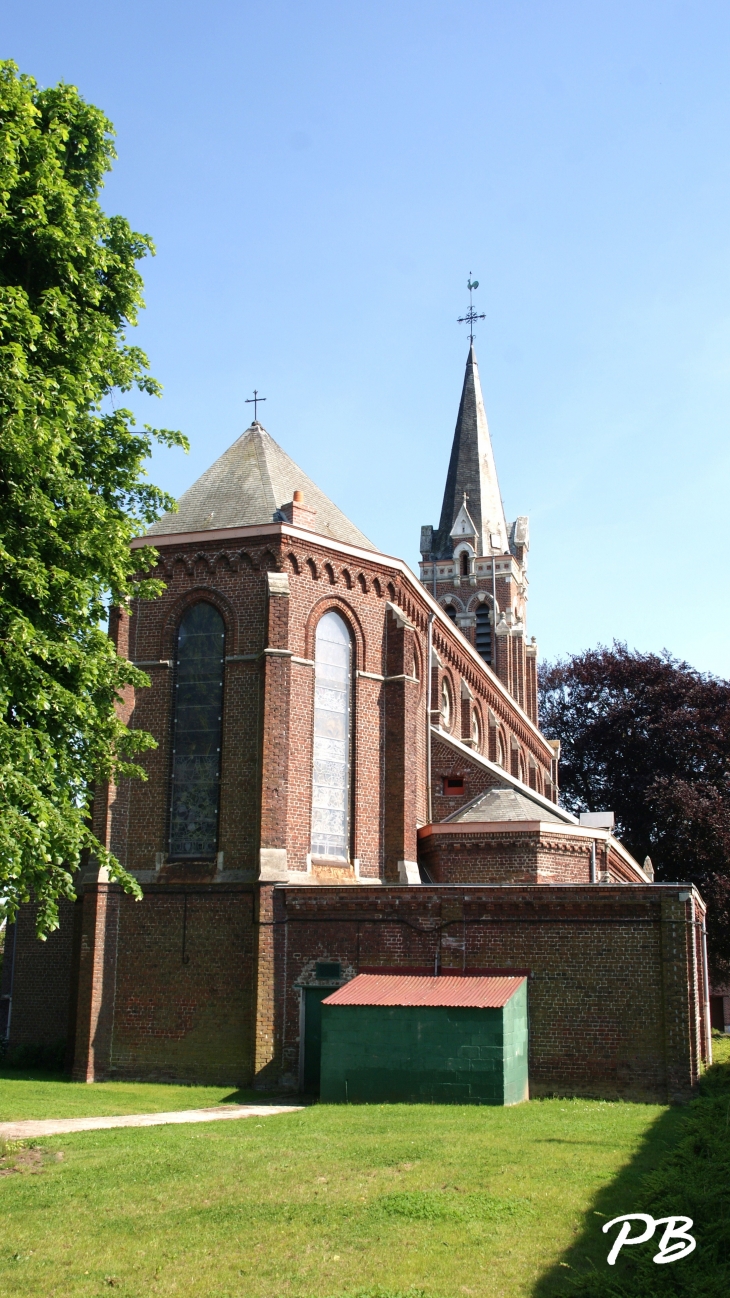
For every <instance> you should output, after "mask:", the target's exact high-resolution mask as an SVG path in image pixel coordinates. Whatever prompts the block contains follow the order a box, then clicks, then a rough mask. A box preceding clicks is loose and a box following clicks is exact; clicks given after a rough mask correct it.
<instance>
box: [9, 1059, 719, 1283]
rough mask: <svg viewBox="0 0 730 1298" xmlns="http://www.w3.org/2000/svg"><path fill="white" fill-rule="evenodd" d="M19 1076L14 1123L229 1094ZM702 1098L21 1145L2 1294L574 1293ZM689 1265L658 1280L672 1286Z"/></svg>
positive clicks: (358, 1109) (284, 1123) (233, 1126)
mask: <svg viewBox="0 0 730 1298" xmlns="http://www.w3.org/2000/svg"><path fill="white" fill-rule="evenodd" d="M727 1044H730V1043H725V1042H721V1043H720V1047H721V1049H722V1050H723V1052H724V1053H726V1054H727V1050H726V1045H727ZM14 1085H15V1087H16V1089H13V1082H12V1080H9V1078H8V1076H7V1075H6V1076H5V1077H3V1078H2V1080H1V1081H0V1096H1V1097H2V1105H3V1113H5V1112H7V1111H9V1110H10V1109H12V1116H13V1117H21V1116H22V1117H49V1116H59V1115H61V1116H64V1115H69V1114H71V1113H76V1114H80V1113H82V1112H87V1113H88V1112H97V1113H98V1112H109V1111H116V1112H133V1111H139V1112H142V1111H150V1110H151V1109H153V1108H154V1109H164V1108H187V1107H191V1106H192V1104H193V1103H195V1104H203V1103H216V1102H218V1101H220V1100H223V1099H224V1098H226V1096H230V1094H231V1093H230V1091H228V1092H226V1091H225V1090H224V1089H223V1088H219V1089H218V1090H217V1091H216V1090H215V1089H214V1088H208V1087H206V1088H202V1087H196V1088H188V1087H180V1088H175V1087H162V1086H161V1087H159V1088H157V1087H152V1086H135V1085H133V1084H131V1083H130V1084H121V1083H104V1084H103V1085H100V1086H94V1087H90V1086H89V1087H85V1088H84V1087H82V1088H77V1087H75V1086H73V1085H72V1084H70V1083H67V1082H53V1081H51V1080H48V1081H46V1082H42V1081H39V1080H37V1079H36V1080H28V1081H26V1082H22V1081H21V1080H20V1079H15V1083H14ZM23 1087H25V1088H26V1089H25V1098H24V1095H23ZM7 1088H10V1090H9V1091H8V1089H7ZM54 1088H55V1091H54ZM158 1091H159V1093H160V1102H159V1103H158V1102H156V1101H155V1098H154V1097H155V1095H156V1094H157V1092H158ZM173 1092H177V1099H176V1100H173ZM64 1096H65V1097H66V1098H65V1099H64ZM83 1097H88V1099H87V1102H85V1103H84V1102H83ZM193 1097H194V1099H193ZM723 1103H724V1101H723ZM97 1104H102V1105H103V1106H104V1107H103V1108H98V1107H95V1106H96V1105H97ZM61 1106H65V1107H61ZM92 1106H93V1107H92ZM109 1106H110V1107H109ZM122 1106H123V1107H122ZM694 1107H695V1106H690V1108H689V1109H666V1108H662V1107H660V1106H650V1105H639V1104H611V1103H602V1102H597V1101H584V1100H542V1101H533V1102H531V1103H530V1104H525V1105H520V1106H518V1107H516V1108H510V1109H500V1108H486V1107H485V1108H475V1107H451V1106H428V1107H427V1106H404V1105H393V1106H372V1107H370V1106H352V1107H344V1106H343V1107H339V1106H326V1105H315V1106H312V1107H311V1108H308V1109H306V1110H305V1111H304V1112H301V1113H295V1114H287V1115H285V1116H281V1117H271V1118H265V1119H263V1120H258V1119H256V1118H249V1119H245V1120H243V1121H236V1122H230V1123H228V1122H226V1123H215V1124H210V1125H207V1124H202V1125H200V1126H189V1127H188V1126H176V1127H157V1128H147V1129H139V1130H129V1129H121V1130H112V1131H105V1132H85V1133H81V1134H78V1135H74V1136H64V1137H54V1138H53V1139H48V1140H44V1141H42V1142H39V1143H38V1146H37V1148H36V1149H35V1150H30V1151H28V1150H25V1151H21V1152H20V1157H21V1165H22V1166H23V1168H24V1170H23V1171H20V1172H17V1173H9V1174H7V1175H5V1176H2V1177H0V1199H1V1200H2V1231H1V1232H0V1294H2V1295H3V1296H5V1295H32V1296H33V1298H42V1296H44V1295H54V1296H56V1298H65V1296H67V1295H73V1296H74V1298H76V1295H84V1296H85V1295H100V1294H105V1293H108V1292H109V1290H110V1289H111V1288H115V1289H117V1290H118V1292H119V1293H120V1294H123V1295H129V1296H130V1298H131V1296H132V1295H134V1296H135V1298H147V1296H148V1295H151V1294H160V1295H175V1296H176V1298H192V1296H193V1295H195V1298H208V1296H209V1295H210V1296H211V1298H212V1296H213V1295H215V1296H216V1298H224V1295H229V1296H230V1298H233V1296H234V1295H235V1296H236V1298H264V1296H266V1298H342V1296H344V1295H347V1298H354V1296H355V1295H363V1298H364V1296H365V1295H368V1298H371V1296H372V1298H375V1296H376V1295H377V1298H395V1296H396V1295H398V1296H400V1295H406V1294H408V1295H413V1298H415V1295H416V1294H419V1295H420V1294H421V1293H423V1294H425V1295H426V1296H427V1298H457V1296H458V1298H461V1295H464V1294H467V1295H468V1294H474V1295H479V1296H480V1298H487V1296H488V1298H492V1296H493V1298H512V1296H513V1295H514V1296H517V1295H529V1294H533V1293H539V1294H541V1295H542V1294H543V1293H549V1292H553V1293H555V1292H558V1291H560V1292H565V1293H569V1292H570V1284H571V1283H572V1277H573V1276H575V1275H576V1272H577V1271H579V1270H580V1269H581V1268H588V1269H590V1268H591V1267H594V1268H596V1274H600V1273H601V1270H602V1271H603V1272H605V1271H606V1267H605V1257H606V1253H607V1246H606V1237H605V1236H603V1235H602V1234H601V1229H600V1227H601V1224H602V1222H603V1221H604V1220H606V1216H604V1215H603V1214H616V1215H618V1214H619V1213H623V1212H629V1211H642V1193H643V1190H642V1178H644V1177H645V1176H646V1175H647V1173H653V1172H655V1170H656V1168H657V1167H659V1166H660V1165H662V1160H665V1161H666V1159H667V1158H668V1157H671V1156H672V1151H673V1150H674V1149H675V1148H677V1147H679V1146H678V1142H680V1143H681V1138H682V1135H683V1132H684V1131H685V1127H686V1123H687V1121H688V1114H689V1113H690V1111H691V1110H693V1109H694ZM729 1111H730V1110H729ZM718 1112H719V1110H718ZM723 1115H724V1109H723ZM723 1134H724V1133H720V1135H721V1136H722V1135H723ZM59 1155H61V1156H62V1157H59ZM13 1158H14V1154H13V1151H12V1150H11V1151H10V1153H9V1157H8V1158H6V1160H5V1162H6V1165H12V1162H13ZM23 1160H24V1161H23ZM598 1210H600V1215H599V1211H598ZM643 1210H645V1211H652V1209H643ZM675 1211H677V1212H681V1211H682V1207H681V1205H679V1206H677V1207H676V1209H675ZM634 1251H635V1252H638V1251H639V1250H634ZM698 1253H699V1250H698ZM564 1259H569V1260H568V1261H567V1262H566V1263H565V1266H564V1267H562V1268H561V1263H562V1262H563V1260H564ZM690 1261H691V1260H690ZM689 1264H690V1263H689V1262H688V1263H687V1264H686V1265H687V1266H689ZM680 1265H681V1264H677V1265H676V1267H663V1268H654V1270H655V1271H662V1272H663V1273H665V1274H664V1277H662V1279H663V1280H664V1279H665V1280H666V1281H667V1282H669V1279H670V1277H669V1275H668V1274H667V1273H669V1272H673V1271H674V1272H678V1271H679V1266H680ZM619 1271H620V1268H619V1267H617V1268H616V1272H617V1273H619ZM563 1278H565V1282H566V1287H565V1288H564V1289H563V1288H562V1286H561V1281H562V1279H563ZM612 1278H613V1277H612ZM616 1278H617V1279H618V1280H620V1278H621V1277H620V1275H617V1277H616ZM621 1292H622V1293H624V1292H629V1291H626V1290H621ZM631 1292H633V1291H631ZM662 1292H664V1291H662ZM667 1292H669V1291H667ZM700 1292H703V1293H704V1290H701V1291H700V1290H699V1289H698V1290H697V1293H700ZM636 1298H643V1291H641V1290H636Z"/></svg>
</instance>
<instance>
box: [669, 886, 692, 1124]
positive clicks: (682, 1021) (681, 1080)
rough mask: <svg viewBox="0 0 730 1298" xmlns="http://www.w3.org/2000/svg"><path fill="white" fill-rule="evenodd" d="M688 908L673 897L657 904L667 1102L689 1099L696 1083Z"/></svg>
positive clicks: (684, 903) (690, 937) (690, 936)
mask: <svg viewBox="0 0 730 1298" xmlns="http://www.w3.org/2000/svg"><path fill="white" fill-rule="evenodd" d="M688 919H689V906H688V904H687V903H686V902H682V901H679V900H678V899H677V897H675V896H672V895H671V894H670V895H669V896H663V897H662V901H661V921H662V922H661V934H662V936H661V941H662V955H661V959H662V991H663V998H664V1057H665V1061H666V1081H667V1099H668V1100H669V1101H670V1102H675V1103H676V1102H678V1101H679V1102H681V1101H684V1100H687V1099H689V1098H690V1096H691V1094H692V1088H693V1087H694V1086H695V1085H696V1083H697V1080H698V1076H697V1073H698V1070H697V1065H696V1051H695V1049H693V1046H694V1040H693V1037H694V1032H693V1026H694V1022H693V1021H694V1019H695V1014H694V1013H693V1004H692V1002H693V1001H694V999H695V996H696V988H695V987H693V986H692V980H690V979H688V976H687V975H688V968H689V966H690V964H691V961H690V959H689V953H690V948H691V945H692V940H693V936H694V935H693V934H692V933H691V930H690V928H689V925H688Z"/></svg>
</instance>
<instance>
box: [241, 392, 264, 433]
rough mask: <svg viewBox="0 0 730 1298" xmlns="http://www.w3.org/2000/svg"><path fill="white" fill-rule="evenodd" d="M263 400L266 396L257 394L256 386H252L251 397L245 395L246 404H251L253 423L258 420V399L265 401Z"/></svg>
mask: <svg viewBox="0 0 730 1298" xmlns="http://www.w3.org/2000/svg"><path fill="white" fill-rule="evenodd" d="M265 400H266V397H260V396H259V390H258V388H254V390H253V396H252V397H246V405H247V406H250V405H252V406H253V421H254V423H255V424H257V423H258V422H259V401H265Z"/></svg>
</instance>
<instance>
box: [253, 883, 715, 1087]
mask: <svg viewBox="0 0 730 1298" xmlns="http://www.w3.org/2000/svg"><path fill="white" fill-rule="evenodd" d="M276 894H277V896H276V899H275V900H276V907H277V923H276V926H275V931H276V940H277V943H278V944H279V945H280V946H281V947H283V946H284V945H285V946H286V953H287V954H286V981H285V985H286V999H285V1001H283V1000H282V1003H281V1004H280V1005H279V1007H278V1015H277V1028H276V1031H277V1044H276V1055H277V1060H278V1065H279V1072H280V1075H286V1076H288V1077H291V1076H292V1075H295V1074H296V1071H297V1061H298V1055H299V1015H300V1008H299V990H298V989H299V987H300V986H302V985H306V984H307V983H311V982H313V981H315V978H316V961H318V960H330V961H339V962H340V963H341V965H342V970H343V977H344V978H349V977H352V976H353V975H354V974H355V973H357V972H359V971H360V970H361V969H362V968H368V969H369V970H371V971H372V970H373V969H375V968H377V967H383V968H388V969H395V968H397V969H399V970H407V969H409V968H410V969H413V970H414V971H416V970H417V971H418V972H425V971H427V970H429V969H433V968H434V967H436V966H437V965H438V967H439V968H440V969H442V970H443V972H444V973H445V972H447V971H451V970H453V971H454V972H467V973H468V972H469V970H473V971H475V972H476V971H478V972H490V971H496V970H507V969H510V970H517V971H521V972H524V971H529V974H530V979H529V1001H530V1093H531V1095H533V1096H535V1095H545V1094H550V1093H560V1094H576V1095H585V1096H602V1097H604V1098H606V1097H608V1098H610V1097H616V1096H623V1097H625V1098H627V1099H629V1098H632V1099H644V1100H654V1101H662V1102H664V1101H666V1100H667V1098H669V1099H686V1098H687V1097H688V1096H689V1095H690V1094H691V1093H692V1089H693V1087H694V1086H695V1085H696V1082H697V1078H698V1070H699V1061H700V1058H701V1057H703V1056H704V1054H705V1053H706V1046H705V1038H704V1030H703V1026H702V1025H703V1011H702V996H703V993H702V976H701V975H702V971H701V963H700V961H701V948H700V947H699V946H698V945H697V942H698V931H697V930H696V929H694V928H693V927H692V916H691V903H690V902H689V901H687V900H684V901H682V900H680V899H679V898H680V891H679V890H678V889H677V888H676V887H674V888H671V887H664V886H656V885H654V886H645V887H644V886H634V887H631V888H627V887H623V886H611V885H608V886H601V887H596V886H593V887H591V886H586V887H577V886H574V887H571V888H569V889H566V888H554V887H552V888H551V887H499V888H487V887H485V888H480V887H470V888H465V889H463V890H462V889H454V888H451V889H448V890H444V889H438V888H431V887H424V888H414V889H404V888H384V889H377V890H374V889H365V888H360V889H346V890H343V889H334V888H333V889H327V890H324V889H318V890H316V895H315V892H314V890H305V889H293V888H287V889H283V888H282V889H276ZM681 895H682V896H688V895H689V894H688V893H687V892H686V891H685V892H683V893H682V894H681ZM695 897H696V895H695ZM695 906H696V911H695V918H696V920H697V921H699V915H700V909H701V907H700V903H699V901H698V900H697V899H696V900H695ZM693 933H695V934H696V937H697V940H696V941H695V942H694V943H693V941H692V935H693ZM693 948H694V951H695V954H694V956H693V955H692V950H693ZM688 989H689V994H688Z"/></svg>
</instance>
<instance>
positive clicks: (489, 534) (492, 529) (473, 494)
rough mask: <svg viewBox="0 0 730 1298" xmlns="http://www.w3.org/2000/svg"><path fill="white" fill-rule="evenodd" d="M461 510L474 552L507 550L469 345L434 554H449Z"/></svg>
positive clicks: (495, 480)
mask: <svg viewBox="0 0 730 1298" xmlns="http://www.w3.org/2000/svg"><path fill="white" fill-rule="evenodd" d="M465 494H466V500H465V499H464V497H465ZM465 506H466V510H467V511H468V516H469V519H470V520H473V524H474V527H475V528H476V533H477V535H476V552H477V554H494V553H498V554H504V553H505V552H506V551H507V550H508V549H509V545H508V535H507V523H506V520H505V516H504V509H503V506H502V497H501V495H500V492H499V483H498V481H497V470H496V467H495V463H494V455H493V453H492V443H491V439H490V437H489V428H488V426H487V416H486V412H485V409H484V400H483V397H482V388H481V383H480V382H479V367H478V365H477V358H476V355H475V353H474V345H473V343H472V345H471V346H470V348H469V356H468V357H467V362H466V373H465V375H464V387H463V389H462V393H461V402H460V405H459V414H458V417H457V420H456V430H455V432H454V441H453V445H452V447H451V459H450V460H449V471H448V474H447V476H446V490H445V491H444V502H443V505H442V507H441V520H440V522H439V527H438V532H437V533H436V534H435V535H434V538H433V541H434V550H435V551H436V552H437V553H438V554H439V555H443V556H444V557H445V556H446V555H450V554H451V553H452V550H453V528H454V524H455V522H456V520H457V518H458V517H459V515H460V513H461V511H462V510H464V507H465Z"/></svg>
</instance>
